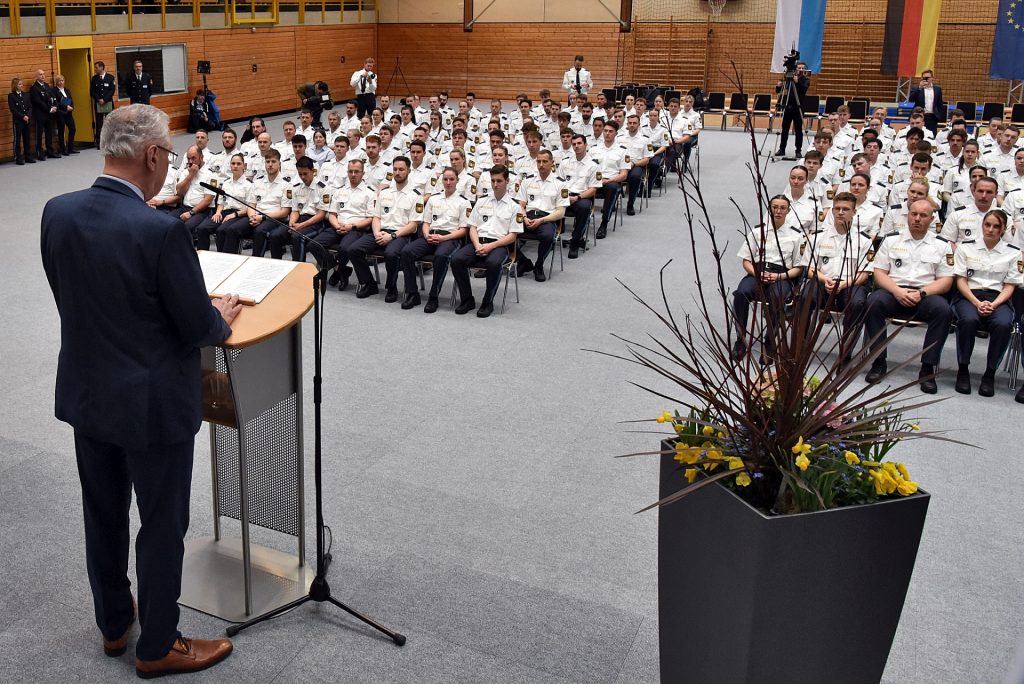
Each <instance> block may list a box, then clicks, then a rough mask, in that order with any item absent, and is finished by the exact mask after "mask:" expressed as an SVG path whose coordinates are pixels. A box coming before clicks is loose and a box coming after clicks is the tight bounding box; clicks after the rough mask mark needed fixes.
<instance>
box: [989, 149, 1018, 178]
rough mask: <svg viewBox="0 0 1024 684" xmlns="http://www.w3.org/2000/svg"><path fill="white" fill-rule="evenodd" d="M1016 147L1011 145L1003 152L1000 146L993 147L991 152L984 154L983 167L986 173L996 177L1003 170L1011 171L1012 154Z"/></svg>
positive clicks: (1012, 167) (1012, 165) (1014, 152)
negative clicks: (986, 170) (1007, 150)
mask: <svg viewBox="0 0 1024 684" xmlns="http://www.w3.org/2000/svg"><path fill="white" fill-rule="evenodd" d="M1016 152H1017V148H1016V147H1011V148H1010V151H1009V152H1003V151H1002V150H1001V149H1000V148H998V147H995V148H993V149H992V151H991V152H989V153H988V154H986V155H985V158H984V164H985V168H987V169H988V175H990V176H992V177H993V178H998V177H999V175H1000V174H1002V172H1003V171H1013V170H1014V163H1013V155H1014V154H1016Z"/></svg>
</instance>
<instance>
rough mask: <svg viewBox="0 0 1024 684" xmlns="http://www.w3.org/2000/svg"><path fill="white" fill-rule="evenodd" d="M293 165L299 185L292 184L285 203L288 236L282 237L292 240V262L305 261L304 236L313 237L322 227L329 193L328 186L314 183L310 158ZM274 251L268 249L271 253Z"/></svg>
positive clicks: (314, 174) (329, 201)
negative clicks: (297, 175)
mask: <svg viewBox="0 0 1024 684" xmlns="http://www.w3.org/2000/svg"><path fill="white" fill-rule="evenodd" d="M296 165H297V166H298V172H299V182H297V183H295V184H294V185H292V188H291V190H292V196H291V199H290V200H288V201H287V202H286V204H287V205H288V206H289V207H290V208H291V210H292V212H291V215H290V216H289V217H288V233H287V234H286V235H285V237H286V238H287V237H289V236H290V237H291V242H292V261H305V260H306V241H305V240H304V239H303V237H306V238H312V237H313V236H314V235H317V234H318V233H319V232H320V230H321V229H322V228H323V227H324V219H325V218H326V217H327V209H328V208H330V206H331V194H332V193H331V189H330V188H328V187H327V183H324V182H323V181H322V180H317V177H316V167H315V166H314V164H313V160H312V159H310V158H309V157H304V158H302V159H300V160H299V161H297V162H296ZM273 251H274V250H273V246H271V253H273Z"/></svg>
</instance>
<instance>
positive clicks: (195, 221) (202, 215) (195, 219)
mask: <svg viewBox="0 0 1024 684" xmlns="http://www.w3.org/2000/svg"><path fill="white" fill-rule="evenodd" d="M186 211H192V208H191V207H186V206H184V205H182V206H180V207H175V208H174V210H173V211H171V212H169V213H170V214H171V215H172V216H177V217H178V218H179V219H180V218H181V215H182V214H184V213H185V212H186ZM209 215H210V212H208V211H200V212H196V213H194V214H192V216H189V218H188V220H187V221H185V220H184V219H183V220H182V223H184V224H185V227H186V228H188V232H190V233H191V234H192V239H193V240H195V239H196V229H197V228H199V225H200V224H201V223H202V222H203V221H205V220H206V217H207V216H209Z"/></svg>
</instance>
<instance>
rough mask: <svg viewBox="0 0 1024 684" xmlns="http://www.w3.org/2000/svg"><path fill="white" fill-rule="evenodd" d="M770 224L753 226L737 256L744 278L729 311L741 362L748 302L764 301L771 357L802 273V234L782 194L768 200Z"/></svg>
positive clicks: (734, 352) (735, 354)
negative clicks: (778, 326) (779, 324)
mask: <svg viewBox="0 0 1024 684" xmlns="http://www.w3.org/2000/svg"><path fill="white" fill-rule="evenodd" d="M770 210H771V222H770V223H769V224H768V225H767V226H755V227H754V228H752V229H751V230H750V232H748V233H747V235H746V236H745V238H744V240H743V244H742V245H740V251H739V252H738V253H737V256H738V257H739V258H740V259H742V260H743V270H744V271H746V272H747V275H745V276H744V277H743V279H742V280H740V283H739V285H738V286H737V287H736V289H735V290H734V291H733V293H732V308H733V313H734V314H735V316H736V342H735V343H733V349H732V356H733V359H740V358H742V357H743V355H744V354H745V353H746V351H747V342H746V335H747V319H748V318H749V316H750V303H751V302H753V301H767V303H768V315H767V323H768V325H767V326H766V329H765V333H764V345H765V350H764V351H765V352H767V353H768V354H772V353H773V352H774V345H775V327H776V324H777V321H778V319H779V318H780V317H781V316H782V315H783V311H784V308H785V305H786V301H787V300H788V299H789V298H790V295H792V293H793V284H794V282H795V280H796V278H798V277H799V276H800V273H801V271H802V270H803V268H802V266H801V265H800V261H801V257H802V255H803V252H804V249H805V236H804V231H803V230H802V229H801V228H800V226H799V225H798V224H797V222H796V221H795V220H794V219H792V218H791V217H790V214H789V200H788V199H786V197H785V195H776V196H775V197H773V198H772V199H771V205H770Z"/></svg>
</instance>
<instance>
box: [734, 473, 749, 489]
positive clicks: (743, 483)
mask: <svg viewBox="0 0 1024 684" xmlns="http://www.w3.org/2000/svg"><path fill="white" fill-rule="evenodd" d="M736 484H737V485H739V486H740V487H749V486H750V476H749V475H747V474H746V473H740V474H739V475H737V476H736Z"/></svg>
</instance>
